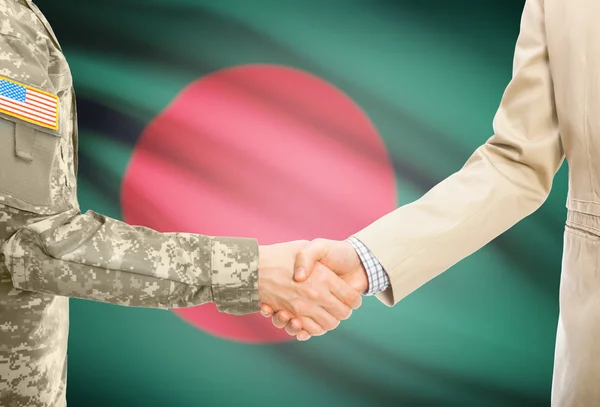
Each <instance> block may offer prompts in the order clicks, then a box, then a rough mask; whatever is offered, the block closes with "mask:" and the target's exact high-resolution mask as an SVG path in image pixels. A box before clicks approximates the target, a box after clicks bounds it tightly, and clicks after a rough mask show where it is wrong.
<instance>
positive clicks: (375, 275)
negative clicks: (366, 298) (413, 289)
mask: <svg viewBox="0 0 600 407" xmlns="http://www.w3.org/2000/svg"><path fill="white" fill-rule="evenodd" d="M347 241H348V242H349V243H350V244H351V245H352V247H354V250H356V253H357V254H358V257H360V261H362V264H363V266H364V267H365V270H366V271H367V278H368V280H369V288H367V291H366V292H365V293H363V294H364V295H375V294H378V293H380V292H382V291H385V290H386V289H387V288H388V287H389V286H390V278H389V276H388V274H387V273H386V271H385V270H384V269H383V266H382V265H381V263H379V260H377V259H376V258H375V256H373V253H371V251H370V250H369V249H368V248H367V246H365V245H364V244H363V242H361V241H360V240H358V239H357V238H355V237H354V236H350V237H349V238H348V239H347Z"/></svg>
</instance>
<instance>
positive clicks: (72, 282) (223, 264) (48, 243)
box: [2, 210, 258, 315]
mask: <svg viewBox="0 0 600 407" xmlns="http://www.w3.org/2000/svg"><path fill="white" fill-rule="evenodd" d="M2 253H3V255H4V257H5V259H4V261H5V263H6V265H7V267H8V268H9V270H10V272H11V274H12V279H13V284H14V286H15V287H17V288H19V289H22V290H28V291H36V292H43V293H48V294H55V295H61V296H68V297H75V298H83V299H88V300H95V301H102V302H108V303H113V304H120V305H128V306H139V307H158V308H177V307H189V306H195V305H200V304H203V303H206V302H214V303H215V304H216V305H217V307H218V309H219V310H220V311H222V312H226V313H231V314H237V315H240V314H246V313H251V312H256V311H257V310H258V278H257V274H258V271H257V269H258V260H257V258H258V246H257V243H256V241H255V240H253V239H244V238H225V237H209V236H204V235H196V234H187V233H159V232H157V231H154V230H152V229H148V228H145V227H139V226H138V227H136V226H130V225H127V224H125V223H123V222H120V221H117V220H114V219H111V218H108V217H106V216H102V215H99V214H97V213H95V212H93V211H89V212H87V213H85V214H81V213H78V212H77V211H75V210H71V211H67V212H64V213H61V214H58V215H54V216H49V217H45V218H42V220H39V221H37V222H34V223H31V224H28V225H27V226H24V227H22V228H20V229H19V230H18V231H17V232H16V233H15V234H14V235H12V237H11V238H10V239H9V240H7V241H6V242H5V243H4V244H3V245H2Z"/></svg>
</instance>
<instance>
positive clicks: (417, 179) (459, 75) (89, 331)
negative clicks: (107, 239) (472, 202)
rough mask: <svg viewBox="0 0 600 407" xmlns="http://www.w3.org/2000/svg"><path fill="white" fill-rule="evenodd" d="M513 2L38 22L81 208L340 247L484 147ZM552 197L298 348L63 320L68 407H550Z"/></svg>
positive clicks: (243, 8) (154, 317)
mask: <svg viewBox="0 0 600 407" xmlns="http://www.w3.org/2000/svg"><path fill="white" fill-rule="evenodd" d="M523 3H524V2H523V1H522V0H520V1H516V0H515V1H508V0H502V1H501V0H495V1H489V2H486V3H485V4H483V3H481V2H478V1H475V0H457V1H453V2H448V1H444V0H418V1H417V0H397V1H392V0H364V1H359V0H347V1H342V0H337V1H329V2H326V1H314V0H307V1H269V0H258V1H244V0H224V1H209V0H144V1H142V0H118V1H117V0H81V1H78V2H65V1H63V2H58V1H48V0H40V1H39V2H38V5H39V7H40V9H41V10H42V11H43V12H44V13H45V15H46V17H47V18H48V20H49V21H50V23H51V24H52V26H53V28H54V30H55V32H56V34H57V36H58V38H59V40H60V42H61V45H62V48H63V51H64V53H65V55H66V57H67V60H68V61H69V63H70V66H71V70H72V75H73V78H74V82H75V90H76V93H77V103H78V109H79V126H80V130H79V134H80V141H79V143H80V144H79V151H80V158H79V163H80V170H79V198H80V203H81V206H82V209H84V210H87V209H93V210H95V211H98V212H101V213H104V214H106V215H108V216H111V217H114V218H118V219H123V220H125V221H128V222H131V223H134V224H141V225H145V226H149V227H152V228H155V229H157V230H161V231H165V232H167V231H175V230H177V231H185V232H195V233H202V234H209V235H233V236H246V237H257V238H258V239H259V241H260V242H261V243H264V244H269V243H275V242H278V241H284V240H290V239H312V238H315V237H327V238H336V239H343V238H345V237H347V236H348V235H349V234H350V233H352V232H354V231H357V230H359V229H360V228H362V227H364V226H366V225H368V224H369V223H370V222H372V221H374V220H375V219H377V218H378V217H380V216H381V215H383V214H385V213H387V212H389V211H391V210H393V209H395V208H396V207H398V206H401V205H404V204H406V203H409V202H411V201H413V200H415V199H417V198H418V197H420V196H421V195H422V194H423V193H424V192H425V191H427V190H428V189H429V188H431V187H432V186H433V185H435V184H436V183H437V182H439V181H441V180H442V179H444V178H445V177H447V176H448V175H450V174H452V173H453V172H455V171H457V170H459V169H460V167H461V166H462V165H463V163H464V162H465V161H466V159H467V158H468V157H469V156H470V154H471V153H472V152H473V151H474V150H475V148H476V147H478V146H479V145H481V144H482V143H484V142H485V141H486V139H487V138H488V137H490V136H491V135H492V132H493V130H492V126H491V123H492V118H493V115H494V113H495V110H496V108H497V107H498V104H499V101H500V98H501V96H502V92H503V90H504V88H505V86H506V85H507V83H508V81H509V80H510V76H511V68H512V56H513V50H514V44H515V41H516V37H517V35H518V31H519V22H520V15H521V11H522V8H523ZM565 197H566V169H565V168H563V169H561V171H560V172H559V174H558V175H557V178H556V180H555V184H554V189H553V192H552V194H551V196H550V198H549V199H548V200H547V202H546V203H545V204H544V206H543V207H542V208H541V209H540V210H539V211H538V212H536V213H535V214H534V215H533V216H531V217H529V218H528V219H526V220H524V221H523V222H521V223H519V224H518V225H517V226H516V227H514V228H513V229H511V230H510V231H509V232H507V233H505V234H504V235H503V236H501V237H499V238H497V239H495V240H494V241H493V242H492V243H491V244H490V245H488V246H486V247H485V248H484V249H482V250H480V251H479V252H477V253H476V254H474V255H473V256H471V257H469V258H467V259H465V260H463V261H462V262H460V263H459V264H458V265H456V266H454V267H453V268H452V269H451V270H449V271H447V272H446V273H443V274H442V275H441V276H439V277H438V278H436V279H435V280H433V281H432V282H430V283H428V284H427V285H426V286H424V287H423V288H421V289H420V290H418V291H416V292H415V293H413V294H411V295H410V296H409V297H407V298H406V299H404V300H402V301H401V302H400V303H399V304H398V305H396V306H395V307H393V308H388V307H386V306H384V305H383V304H381V303H380V302H379V301H378V300H376V299H375V298H365V300H364V305H363V307H362V308H360V309H359V310H357V311H355V312H354V314H353V316H352V317H351V318H350V319H349V320H347V321H343V323H342V324H341V325H340V327H339V328H338V329H337V330H336V331H334V332H331V333H329V334H327V335H325V336H323V337H318V338H313V339H311V340H310V341H308V342H306V343H298V342H295V341H293V340H290V338H288V337H287V335H285V333H282V332H280V331H277V330H275V329H274V328H273V327H272V326H271V325H270V321H268V320H266V319H263V318H262V317H261V316H259V315H251V316H245V317H233V316H229V315H221V314H218V313H217V312H216V309H215V308H214V306H213V305H211V304H208V305H205V306H201V307H197V308H193V309H187V310H177V311H159V310H148V309H133V308H124V307H117V306H111V305H106V304H100V303H92V302H85V301H80V300H71V330H70V340H69V374H68V402H69V405H70V406H71V407H79V406H81V407H94V406H112V407H120V406H173V407H175V406H182V407H183V406H186V407H187V406H307V405H314V406H337V405H340V406H341V405H343V406H379V405H381V406H390V405H393V406H417V405H418V406H442V405H461V406H462V405H464V406H490V407H491V406H532V405H548V404H549V399H550V385H551V377H552V361H553V349H554V340H555V330H556V322H557V316H558V283H559V276H560V260H561V249H562V227H563V222H564V217H565V209H564V202H565ZM398 250H402V248H398Z"/></svg>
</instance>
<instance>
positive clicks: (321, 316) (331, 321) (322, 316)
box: [302, 306, 340, 336]
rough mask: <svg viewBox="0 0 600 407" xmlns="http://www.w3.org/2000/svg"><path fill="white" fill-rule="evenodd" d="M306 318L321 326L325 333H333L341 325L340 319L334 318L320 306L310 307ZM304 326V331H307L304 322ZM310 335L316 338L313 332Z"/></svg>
mask: <svg viewBox="0 0 600 407" xmlns="http://www.w3.org/2000/svg"><path fill="white" fill-rule="evenodd" d="M306 316H307V317H309V318H311V319H312V320H313V321H314V322H315V323H317V324H319V325H320V326H321V327H322V328H323V329H325V331H332V330H334V329H335V328H337V327H338V325H339V324H340V320H339V319H336V318H334V317H333V316H332V315H331V314H330V313H329V312H327V311H325V309H323V308H322V307H320V306H314V307H310V309H309V311H308V313H307V314H306ZM302 326H303V327H304V329H306V326H305V325H304V321H302ZM309 332H310V331H309ZM323 333H324V332H323ZM310 334H311V335H313V336H316V335H314V334H313V333H312V332H310Z"/></svg>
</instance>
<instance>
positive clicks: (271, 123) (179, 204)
mask: <svg viewBox="0 0 600 407" xmlns="http://www.w3.org/2000/svg"><path fill="white" fill-rule="evenodd" d="M121 200H122V202H121V203H122V210H123V216H124V218H125V220H126V221H127V222H128V223H131V224H135V225H144V226H147V227H150V228H153V229H156V230H159V231H162V232H173V231H179V232H192V233H200V234H205V235H211V236H241V237H256V238H258V241H259V243H260V244H271V243H277V242H283V241H288V240H297V239H313V238H316V237H325V238H331V239H345V238H346V237H348V236H349V235H350V234H351V233H353V232H356V231H358V230H360V229H361V228H363V227H365V226H367V225H368V224H369V223H371V222H373V221H374V220H376V219H377V218H378V217H380V216H382V215H384V214H385V213H387V212H390V211H391V210H393V209H394V208H395V207H396V181H395V174H394V170H393V166H392V163H391V159H390V157H389V154H388V152H387V150H386V148H385V146H384V144H383V141H382V139H381V137H380V136H379V134H378V132H377V130H376V129H375V127H374V126H373V124H372V123H371V121H370V120H369V118H368V117H367V115H366V114H365V112H363V111H362V110H361V109H360V107H358V106H357V104H356V103H354V102H353V101H352V99H351V98H350V97H348V96H347V95H346V94H344V93H343V92H342V91H341V90H339V89H338V88H336V87H335V86H333V85H332V84H330V83H328V82H326V81H324V80H323V79H320V78H318V77H316V76H314V75H311V74H309V73H306V72H304V71H300V70H297V69H293V68H289V67H283V66H276V65H247V66H239V67H233V68H228V69H224V70H221V71H217V72H214V73H212V74H210V75H207V76H205V77H202V78H200V79H198V80H197V81H195V82H193V83H191V84H190V85H189V86H187V87H186V88H185V89H183V90H182V91H181V92H180V93H179V95H177V97H176V98H175V99H174V100H173V101H172V103H171V104H170V105H169V106H167V108H165V109H164V111H162V112H161V113H160V114H159V115H158V116H157V117H156V118H155V119H154V120H153V121H152V122H151V123H150V124H149V125H148V126H147V127H146V129H145V130H144V132H143V133H142V135H141V137H140V139H139V141H138V143H137V145H136V147H135V150H134V152H133V155H132V158H131V161H130V164H129V167H128V169H127V171H126V174H125V177H124V182H123V186H122V194H121ZM174 312H175V313H176V314H177V315H179V316H180V317H181V318H182V319H183V320H185V321H186V322H188V323H190V324H191V325H193V326H195V327H197V328H199V329H201V330H202V331H205V332H208V333H210V334H213V335H216V336H218V337H221V338H225V339H229V340H234V341H241V342H247V343H273V342H282V341H286V340H289V339H290V337H289V336H288V335H287V334H286V333H285V331H283V330H278V329H276V328H274V327H273V326H272V324H271V321H270V319H266V318H264V317H262V316H261V315H260V314H251V315H246V316H241V317H239V316H232V315H227V314H223V313H219V312H217V310H216V307H215V305H214V304H205V305H202V306H198V307H193V308H187V309H177V310H174Z"/></svg>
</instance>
